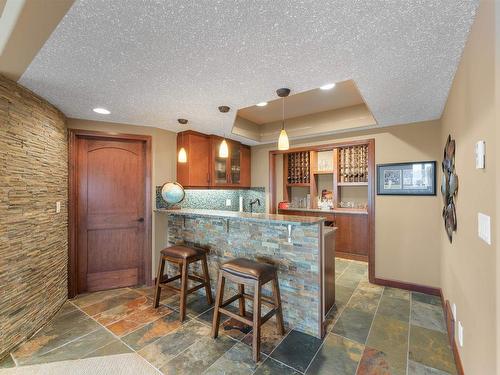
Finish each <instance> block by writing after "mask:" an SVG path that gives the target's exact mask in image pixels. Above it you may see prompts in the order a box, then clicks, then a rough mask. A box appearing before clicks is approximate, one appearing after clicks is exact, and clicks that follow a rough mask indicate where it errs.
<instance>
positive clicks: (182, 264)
mask: <svg viewBox="0 0 500 375" xmlns="http://www.w3.org/2000/svg"><path fill="white" fill-rule="evenodd" d="M167 261H168V262H171V263H174V264H177V265H178V267H179V274H178V275H175V276H172V277H170V278H169V277H168V276H167V275H166V274H164V270H165V262H167ZM197 261H201V269H202V271H203V275H201V276H200V275H196V274H189V272H188V266H189V265H190V264H191V263H194V262H197ZM178 279H180V282H181V287H180V288H176V287H174V286H171V285H168V284H169V283H171V282H172V281H175V280H178ZM188 280H193V281H196V282H198V285H195V286H193V287H192V288H190V289H188ZM162 288H170V289H173V290H175V291H178V292H180V303H179V305H180V314H179V316H180V321H181V322H182V321H184V319H186V299H187V295H188V294H191V293H194V292H196V291H197V290H198V289H201V288H205V294H206V296H207V302H208V304H209V305H211V304H212V303H213V299H212V290H211V289H210V275H209V274H208V264H207V251H206V250H204V249H200V248H196V247H189V246H184V245H175V246H170V247H167V248H165V249H163V250H161V251H160V262H159V264H158V273H157V274H156V288H155V296H154V302H153V306H154V307H155V308H157V307H158V306H159V304H160V296H161V290H162Z"/></svg>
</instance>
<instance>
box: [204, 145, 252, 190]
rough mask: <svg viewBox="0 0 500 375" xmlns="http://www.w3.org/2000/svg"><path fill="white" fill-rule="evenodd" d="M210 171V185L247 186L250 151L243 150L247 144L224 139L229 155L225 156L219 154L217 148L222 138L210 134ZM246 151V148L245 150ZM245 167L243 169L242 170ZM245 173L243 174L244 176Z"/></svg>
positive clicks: (248, 183)
mask: <svg viewBox="0 0 500 375" xmlns="http://www.w3.org/2000/svg"><path fill="white" fill-rule="evenodd" d="M211 139H212V158H213V159H212V160H213V166H212V173H213V175H214V178H213V180H212V182H213V184H212V186H230V187H249V186H250V179H249V178H247V177H246V175H248V176H249V174H250V153H249V152H243V150H245V148H247V149H248V151H249V150H250V149H249V148H248V147H247V146H245V145H242V144H240V143H239V142H234V141H230V140H226V141H227V144H228V148H229V155H228V157H226V158H222V157H220V156H219V148H220V144H221V142H222V138H220V137H217V136H212V137H211ZM245 151H246V150H245ZM243 169H245V170H243ZM244 175H245V176H244Z"/></svg>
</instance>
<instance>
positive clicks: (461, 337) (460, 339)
mask: <svg viewBox="0 0 500 375" xmlns="http://www.w3.org/2000/svg"><path fill="white" fill-rule="evenodd" d="M458 345H460V347H462V346H464V327H463V326H462V322H458Z"/></svg>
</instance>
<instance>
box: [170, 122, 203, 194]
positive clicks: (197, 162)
mask: <svg viewBox="0 0 500 375" xmlns="http://www.w3.org/2000/svg"><path fill="white" fill-rule="evenodd" d="M181 147H184V149H185V150H186V154H187V162H186V163H179V162H177V182H179V183H180V184H181V185H182V186H184V187H207V186H210V173H209V166H210V137H209V136H207V135H205V134H202V133H197V132H194V131H185V132H182V133H179V134H178V135H177V154H178V153H179V150H180V148H181Z"/></svg>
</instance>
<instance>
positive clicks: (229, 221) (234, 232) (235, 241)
mask: <svg viewBox="0 0 500 375" xmlns="http://www.w3.org/2000/svg"><path fill="white" fill-rule="evenodd" d="M156 213H157V214H165V215H168V228H165V230H167V232H168V233H167V236H168V237H167V238H168V240H167V241H168V246H171V245H175V244H181V243H185V244H187V245H190V246H198V247H201V248H204V249H207V250H209V253H208V268H209V273H210V279H211V282H212V287H213V286H215V285H217V283H216V280H217V273H218V269H219V265H220V264H222V263H224V262H225V261H227V260H230V259H232V258H238V257H243V258H249V259H254V260H258V261H262V262H267V263H271V264H274V265H275V266H276V267H277V268H278V278H279V284H280V288H281V299H282V303H283V315H284V320H285V324H288V325H289V326H290V327H292V328H295V329H297V330H299V331H301V332H304V333H307V334H310V335H313V336H316V337H323V336H324V333H325V326H326V319H325V317H326V314H327V313H328V311H329V310H330V308H331V307H332V306H333V303H334V298H335V296H334V294H335V285H334V278H335V268H334V266H333V265H334V263H335V253H334V246H332V244H334V236H335V228H328V229H325V228H324V227H323V222H324V218H322V217H305V216H290V215H271V214H251V213H244V212H233V211H214V210H198V209H172V210H168V209H158V210H156ZM327 236H328V243H329V245H328V246H325V237H327ZM195 270H196V269H195ZM196 271H198V270H196ZM167 273H169V274H170V275H173V274H176V273H177V269H174V268H173V267H172V266H169V268H168V269H167ZM226 288H227V289H226V290H229V291H227V292H226V296H230V295H231V294H232V293H237V285H232V284H231V283H228V285H226ZM214 292H215V291H214ZM250 292H253V291H250ZM263 294H264V295H270V285H267V284H266V285H264V287H263ZM266 312H267V311H266V310H265V309H263V314H265V313H266Z"/></svg>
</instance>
